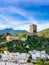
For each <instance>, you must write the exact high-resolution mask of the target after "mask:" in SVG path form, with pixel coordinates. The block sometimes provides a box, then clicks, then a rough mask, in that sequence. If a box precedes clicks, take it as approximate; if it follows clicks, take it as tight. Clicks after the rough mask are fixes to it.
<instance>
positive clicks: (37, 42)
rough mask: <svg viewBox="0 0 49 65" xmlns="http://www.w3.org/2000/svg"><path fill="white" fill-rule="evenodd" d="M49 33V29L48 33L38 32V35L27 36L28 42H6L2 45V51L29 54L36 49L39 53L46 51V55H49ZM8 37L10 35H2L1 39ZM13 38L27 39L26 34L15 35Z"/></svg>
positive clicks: (0, 45)
mask: <svg viewBox="0 0 49 65" xmlns="http://www.w3.org/2000/svg"><path fill="white" fill-rule="evenodd" d="M43 32H45V33H43ZM48 32H49V29H47V30H46V31H45V30H44V31H41V32H38V35H32V36H27V40H26V41H21V40H13V41H5V42H4V43H0V50H2V51H4V50H8V51H10V52H20V53H22V52H23V53H24V52H26V53H28V51H29V50H33V49H35V50H38V51H41V50H45V51H46V53H48V54H49V36H47V37H46V35H48ZM40 34H43V36H40ZM44 34H45V35H44ZM7 35H9V34H4V35H1V36H0V38H5V37H6V36H7ZM13 36H20V37H26V33H23V34H22V33H20V34H14V35H13ZM27 46H28V47H27Z"/></svg>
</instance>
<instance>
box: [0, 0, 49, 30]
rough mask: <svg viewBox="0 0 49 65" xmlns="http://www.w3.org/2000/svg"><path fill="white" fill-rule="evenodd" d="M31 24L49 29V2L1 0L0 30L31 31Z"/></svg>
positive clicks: (39, 28) (40, 0) (38, 0)
mask: <svg viewBox="0 0 49 65" xmlns="http://www.w3.org/2000/svg"><path fill="white" fill-rule="evenodd" d="M30 24H36V25H37V27H38V28H37V30H38V31H40V30H43V29H46V28H49V0H0V29H4V28H13V29H16V30H27V31H29V25H30Z"/></svg>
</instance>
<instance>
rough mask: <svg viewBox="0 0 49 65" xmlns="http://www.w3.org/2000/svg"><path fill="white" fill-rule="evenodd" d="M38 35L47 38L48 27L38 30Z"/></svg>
mask: <svg viewBox="0 0 49 65" xmlns="http://www.w3.org/2000/svg"><path fill="white" fill-rule="evenodd" d="M38 35H39V36H44V37H47V38H49V28H48V29H45V30H42V31H40V32H38Z"/></svg>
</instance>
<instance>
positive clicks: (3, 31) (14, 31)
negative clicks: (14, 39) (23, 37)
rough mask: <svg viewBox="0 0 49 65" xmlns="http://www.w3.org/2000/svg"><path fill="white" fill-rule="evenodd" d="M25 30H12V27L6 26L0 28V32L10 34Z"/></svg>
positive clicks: (24, 31)
mask: <svg viewBox="0 0 49 65" xmlns="http://www.w3.org/2000/svg"><path fill="white" fill-rule="evenodd" d="M26 32H27V31H26V30H14V29H12V28H6V29H3V30H0V34H4V33H10V34H18V33H26Z"/></svg>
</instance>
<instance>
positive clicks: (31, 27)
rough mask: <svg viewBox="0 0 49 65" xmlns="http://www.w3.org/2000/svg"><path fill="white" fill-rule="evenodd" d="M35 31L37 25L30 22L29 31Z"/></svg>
mask: <svg viewBox="0 0 49 65" xmlns="http://www.w3.org/2000/svg"><path fill="white" fill-rule="evenodd" d="M36 32H37V25H35V24H31V25H30V33H36Z"/></svg>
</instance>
